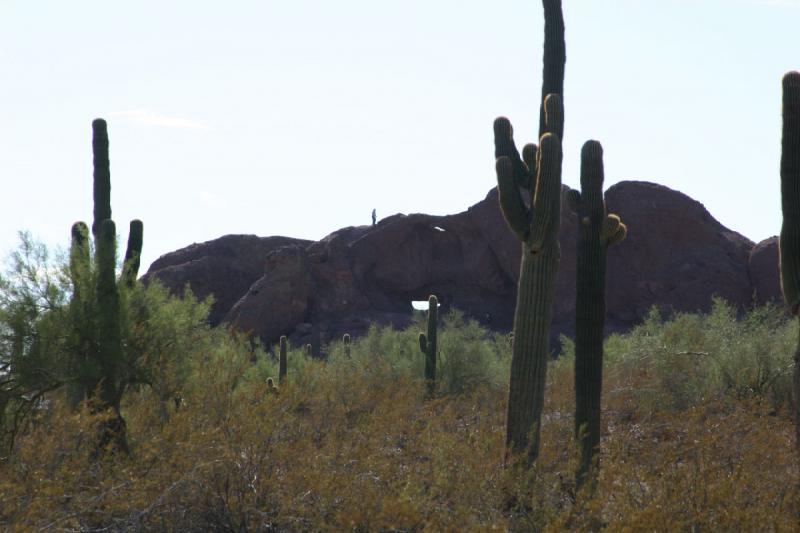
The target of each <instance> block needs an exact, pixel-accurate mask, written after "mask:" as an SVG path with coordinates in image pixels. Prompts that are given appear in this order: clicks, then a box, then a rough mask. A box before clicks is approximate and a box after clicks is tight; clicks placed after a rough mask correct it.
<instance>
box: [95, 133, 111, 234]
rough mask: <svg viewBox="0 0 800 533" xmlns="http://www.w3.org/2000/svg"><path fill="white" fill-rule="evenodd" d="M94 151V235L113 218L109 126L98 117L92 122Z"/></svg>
mask: <svg viewBox="0 0 800 533" xmlns="http://www.w3.org/2000/svg"><path fill="white" fill-rule="evenodd" d="M92 153H93V154H94V192H93V194H94V220H93V221H92V235H94V236H95V237H96V236H97V233H98V231H99V225H100V224H101V223H102V222H103V221H104V220H107V219H110V218H111V171H110V164H109V160H108V127H107V125H106V121H105V120H103V119H101V118H98V119H95V120H94V121H93V122H92Z"/></svg>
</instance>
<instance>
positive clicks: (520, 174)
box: [494, 117, 529, 187]
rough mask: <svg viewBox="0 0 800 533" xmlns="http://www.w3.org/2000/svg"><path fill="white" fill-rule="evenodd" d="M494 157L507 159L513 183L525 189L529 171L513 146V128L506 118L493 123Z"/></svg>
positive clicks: (514, 145) (499, 118)
mask: <svg viewBox="0 0 800 533" xmlns="http://www.w3.org/2000/svg"><path fill="white" fill-rule="evenodd" d="M494 157H495V159H499V158H501V157H507V158H508V159H509V161H510V162H511V167H512V174H513V178H514V183H515V184H516V185H517V186H518V187H525V186H526V184H527V183H528V181H529V179H528V175H529V170H528V167H526V166H525V163H524V162H523V161H522V159H521V158H520V156H519V152H518V151H517V145H516V144H514V128H512V126H511V122H510V121H509V120H508V119H507V118H506V117H498V118H497V119H495V121H494Z"/></svg>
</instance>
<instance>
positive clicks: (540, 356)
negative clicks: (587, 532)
mask: <svg viewBox="0 0 800 533" xmlns="http://www.w3.org/2000/svg"><path fill="white" fill-rule="evenodd" d="M542 4H543V7H544V33H545V40H544V61H543V62H544V69H543V80H542V98H541V100H540V117H539V146H538V147H537V146H536V145H535V144H528V145H526V146H525V147H524V148H523V150H522V155H521V156H520V153H519V152H518V151H517V148H516V145H515V144H514V138H513V130H512V127H511V123H510V122H509V120H508V119H507V118H505V117H500V118H498V119H496V120H495V122H494V142H495V157H496V158H497V161H496V165H495V166H496V171H497V188H498V192H499V197H500V207H501V209H502V211H503V215H504V217H505V219H506V222H507V223H508V225H509V227H510V228H511V229H512V230H513V231H514V233H515V234H516V235H517V237H518V238H519V240H520V242H521V243H522V264H521V265H520V277H519V284H518V287H517V306H516V310H515V313H514V341H513V347H512V359H511V376H510V381H509V396H508V413H507V421H506V449H507V451H511V452H512V453H514V454H522V453H527V456H526V461H527V462H528V464H530V463H532V462H533V461H535V460H536V457H537V456H538V454H539V428H540V425H541V416H542V407H543V404H544V387H545V378H546V373H547V360H548V359H549V357H550V346H549V335H550V324H551V322H552V315H553V299H554V297H555V281H556V273H557V271H558V264H559V261H560V256H561V250H560V248H559V243H558V228H559V224H560V217H561V160H562V151H561V138H562V136H563V133H564V114H563V102H562V98H561V95H562V94H563V89H564V67H565V63H566V52H565V43H564V18H563V14H562V11H561V1H560V0H543V1H542ZM520 191H524V197H523V195H521V193H520Z"/></svg>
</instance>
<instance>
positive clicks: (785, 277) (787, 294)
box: [780, 72, 800, 451]
mask: <svg viewBox="0 0 800 533" xmlns="http://www.w3.org/2000/svg"><path fill="white" fill-rule="evenodd" d="M781 206H782V209H783V224H782V225H781V236H780V254H781V260H780V265H781V288H782V289H783V297H784V299H785V300H786V305H788V306H789V308H790V309H791V311H792V313H793V314H794V315H797V316H798V317H800V72H789V73H788V74H786V75H785V76H784V77H783V135H782V139H781ZM799 323H800V322H799ZM793 381H794V383H793V388H794V396H795V405H796V406H797V405H798V404H800V345H798V347H797V349H796V350H795V353H794V380H793ZM795 433H796V435H795V436H796V445H797V448H798V451H800V407H796V408H795Z"/></svg>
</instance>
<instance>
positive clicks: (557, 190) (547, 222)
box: [526, 133, 562, 254]
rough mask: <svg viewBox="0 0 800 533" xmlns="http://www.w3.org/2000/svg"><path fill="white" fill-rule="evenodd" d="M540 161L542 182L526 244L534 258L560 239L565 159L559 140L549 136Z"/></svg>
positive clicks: (541, 147)
mask: <svg viewBox="0 0 800 533" xmlns="http://www.w3.org/2000/svg"><path fill="white" fill-rule="evenodd" d="M539 157H540V160H539V179H538V183H537V186H536V193H535V195H534V198H533V207H532V208H531V213H532V216H531V219H532V221H531V225H530V234H529V238H528V239H527V240H526V243H527V245H528V248H529V251H530V252H531V253H534V254H536V253H539V252H540V251H541V250H542V248H543V247H544V246H545V244H546V242H547V241H548V240H553V239H558V225H559V219H558V216H560V213H561V159H562V153H561V141H560V140H559V138H558V137H556V136H555V135H553V134H552V133H545V134H544V135H543V136H542V140H541V143H540V146H539ZM557 215H558V216H557ZM553 228H555V231H554V230H553Z"/></svg>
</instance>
